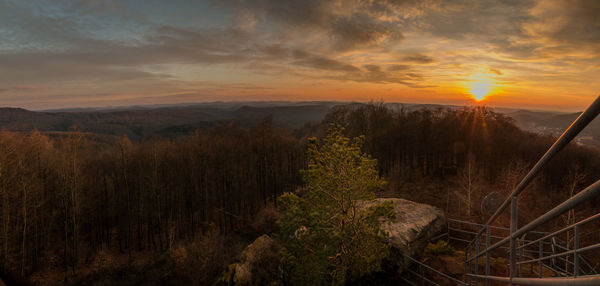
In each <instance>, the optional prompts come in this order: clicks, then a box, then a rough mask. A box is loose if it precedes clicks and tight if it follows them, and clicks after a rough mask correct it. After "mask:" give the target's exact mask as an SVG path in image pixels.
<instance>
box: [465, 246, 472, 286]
mask: <svg viewBox="0 0 600 286" xmlns="http://www.w3.org/2000/svg"><path fill="white" fill-rule="evenodd" d="M465 256H466V257H467V259H465V275H466V277H467V285H471V276H470V275H468V274H471V268H470V266H471V262H470V261H469V259H470V258H471V246H470V245H469V246H468V247H467V251H466V252H465Z"/></svg>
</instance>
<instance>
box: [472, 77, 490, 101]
mask: <svg viewBox="0 0 600 286" xmlns="http://www.w3.org/2000/svg"><path fill="white" fill-rule="evenodd" d="M469 80H470V81H469V82H468V83H467V84H466V85H467V89H468V91H469V93H470V94H471V95H473V99H475V100H476V101H481V100H483V99H484V98H485V97H486V96H487V95H489V94H490V93H491V92H492V90H493V89H494V86H495V85H494V83H493V82H492V80H491V79H490V78H489V77H488V76H487V75H484V74H475V75H472V76H470V77H469Z"/></svg>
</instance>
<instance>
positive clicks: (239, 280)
mask: <svg viewBox="0 0 600 286" xmlns="http://www.w3.org/2000/svg"><path fill="white" fill-rule="evenodd" d="M280 250H281V245H280V244H279V242H278V241H276V240H274V239H272V238H271V237H269V236H268V235H266V234H265V235H263V236H261V237H259V238H257V239H256V240H255V241H254V242H253V243H252V244H250V245H248V247H246V249H245V250H244V251H243V252H242V255H241V257H240V262H239V263H237V264H236V265H235V274H234V276H233V281H234V282H235V285H277V279H278V270H279V263H280V253H279V252H280Z"/></svg>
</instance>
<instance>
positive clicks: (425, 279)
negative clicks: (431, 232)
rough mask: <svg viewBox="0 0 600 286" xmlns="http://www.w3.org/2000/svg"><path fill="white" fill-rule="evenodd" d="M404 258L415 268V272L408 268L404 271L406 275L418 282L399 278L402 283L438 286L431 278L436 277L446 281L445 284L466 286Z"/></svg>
mask: <svg viewBox="0 0 600 286" xmlns="http://www.w3.org/2000/svg"><path fill="white" fill-rule="evenodd" d="M404 256H405V257H406V258H408V260H410V261H411V262H412V263H413V265H414V266H416V268H417V269H416V271H415V270H414V269H410V268H408V269H407V270H406V272H407V273H410V274H412V275H413V276H414V277H416V278H417V280H418V281H419V282H416V283H415V282H413V281H411V280H409V279H408V278H407V277H404V276H401V277H400V279H402V280H403V281H404V282H406V283H408V284H410V285H415V286H416V285H435V286H439V285H440V284H438V283H437V282H435V281H434V280H432V279H433V276H437V277H438V278H439V279H441V280H444V281H447V282H451V283H454V284H456V285H461V286H467V283H465V282H463V281H460V280H458V279H456V278H454V277H452V276H450V275H448V274H446V273H443V272H440V271H438V270H436V269H435V268H433V267H431V266H428V265H427V264H425V263H423V262H421V261H419V260H417V259H414V258H412V257H410V256H408V255H404Z"/></svg>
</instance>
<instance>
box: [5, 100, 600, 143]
mask: <svg viewBox="0 0 600 286" xmlns="http://www.w3.org/2000/svg"><path fill="white" fill-rule="evenodd" d="M346 104H353V105H360V104H362V103H348V102H328V101H323V102H287V101H272V102H269V101H267V102H209V103H193V104H171V105H150V106H124V107H101V108H71V109H57V110H45V111H29V110H25V109H22V108H0V129H6V130H11V131H31V130H34V129H37V130H40V131H44V132H63V131H68V130H69V129H70V128H71V126H73V125H76V126H77V128H78V129H79V130H81V131H85V132H90V133H98V134H109V135H121V134H126V135H128V136H129V137H131V138H138V139H139V138H147V137H149V136H152V135H153V134H161V135H167V136H177V135H181V134H186V133H188V132H191V131H193V130H195V129H198V128H206V127H211V126H214V125H215V124H218V123H223V122H236V123H237V124H239V125H242V126H250V125H252V124H254V123H256V122H258V121H259V120H262V119H263V118H265V117H269V116H271V117H272V118H273V121H274V122H275V123H276V124H277V125H279V126H283V127H290V128H298V127H301V126H303V125H304V124H306V123H308V122H320V121H321V120H323V118H324V117H325V115H326V114H327V112H329V110H330V109H331V108H332V107H333V106H336V105H346ZM385 105H386V106H388V107H390V108H392V109H401V108H404V109H405V110H406V111H414V110H419V109H431V110H436V109H440V108H451V109H461V108H464V107H463V106H455V105H441V104H404V103H386V104H385ZM494 110H495V111H496V112H500V113H504V114H506V115H508V116H510V117H512V118H513V119H514V120H515V123H516V124H517V126H519V127H520V128H521V129H524V130H527V131H531V132H535V133H539V134H551V135H554V136H559V135H560V134H562V132H563V131H564V130H565V129H566V128H567V127H568V126H569V125H570V124H571V123H572V122H573V121H574V120H575V119H576V118H577V116H579V114H580V113H561V112H553V111H531V110H518V109H507V108H496V109H494ZM577 142H579V143H580V144H586V145H593V146H600V120H596V121H594V122H592V123H591V124H590V126H589V127H588V128H587V129H586V130H584V132H583V133H582V134H581V136H580V137H579V138H578V141H577Z"/></svg>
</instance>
